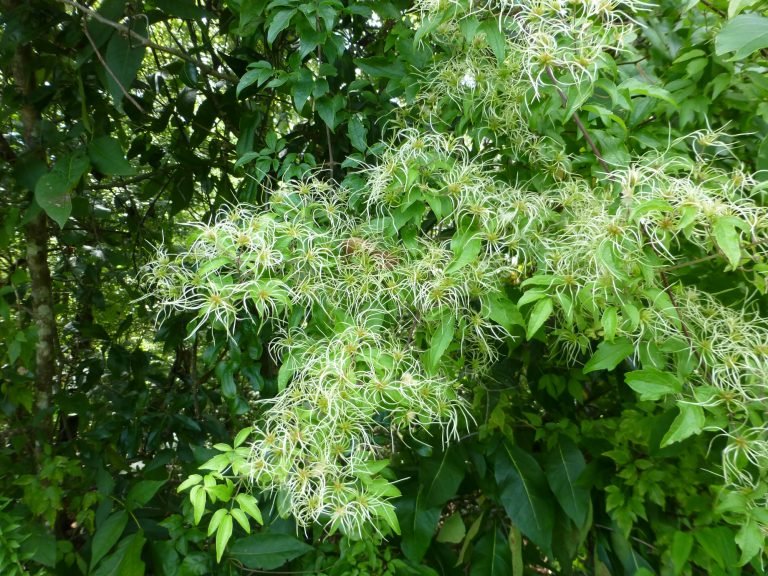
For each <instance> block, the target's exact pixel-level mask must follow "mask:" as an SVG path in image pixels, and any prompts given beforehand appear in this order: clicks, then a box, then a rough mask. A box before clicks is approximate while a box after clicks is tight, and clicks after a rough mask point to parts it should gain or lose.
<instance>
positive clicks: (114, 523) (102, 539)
mask: <svg viewBox="0 0 768 576" xmlns="http://www.w3.org/2000/svg"><path fill="white" fill-rule="evenodd" d="M127 524H128V512H126V511H125V510H120V511H119V512H115V513H114V514H112V515H110V516H109V517H108V518H107V519H106V520H104V523H103V524H102V525H101V526H99V527H98V529H97V530H96V533H95V534H94V535H93V544H92V546H91V570H93V568H94V566H96V564H98V563H99V560H101V559H102V558H104V556H106V555H107V552H109V550H110V549H111V548H112V546H114V545H115V544H116V543H117V541H118V540H120V536H121V535H122V534H123V530H125V527H126V525H127Z"/></svg>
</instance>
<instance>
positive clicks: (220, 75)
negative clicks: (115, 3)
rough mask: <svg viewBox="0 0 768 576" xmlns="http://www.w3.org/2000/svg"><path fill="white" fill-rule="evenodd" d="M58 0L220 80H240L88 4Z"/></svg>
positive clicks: (72, 0)
mask: <svg viewBox="0 0 768 576" xmlns="http://www.w3.org/2000/svg"><path fill="white" fill-rule="evenodd" d="M58 2H61V3H62V4H68V5H69V6H72V7H74V8H77V9H78V10H79V11H80V12H82V13H83V14H85V15H86V16H88V17H89V18H92V19H94V20H96V21H97V22H101V23H102V24H104V25H106V26H110V27H111V28H114V29H115V30H117V31H118V32H120V33H122V34H124V35H125V36H128V37H130V38H133V39H134V40H136V41H137V42H139V43H140V44H142V45H143V46H146V47H148V48H154V49H155V50H158V51H160V52H165V53H166V54H171V55H173V56H176V57H177V58H181V59H182V60H184V61H186V62H191V63H192V64H194V65H195V66H197V67H198V68H199V69H200V71H201V72H203V73H204V74H209V75H211V76H214V77H216V78H219V79H220V80H226V81H228V82H237V81H238V78H237V76H235V75H234V74H227V73H225V72H219V71H218V70H216V69H215V68H213V67H211V66H208V65H207V64H204V63H202V62H200V61H199V60H196V59H195V58H192V57H191V56H190V55H188V54H185V53H184V52H182V51H181V50H177V49H176V48H171V47H170V46H162V45H160V44H156V43H155V42H152V41H151V40H150V39H149V38H145V37H144V36H142V35H141V34H138V33H137V32H134V31H133V30H131V29H130V28H129V27H128V26H124V25H123V24H120V23H118V22H113V21H112V20H110V19H109V18H105V17H104V16H102V15H101V14H99V13H98V12H96V11H95V10H91V9H90V8H88V7H87V6H83V5H82V4H80V3H79V2H75V0H58ZM97 54H98V52H97Z"/></svg>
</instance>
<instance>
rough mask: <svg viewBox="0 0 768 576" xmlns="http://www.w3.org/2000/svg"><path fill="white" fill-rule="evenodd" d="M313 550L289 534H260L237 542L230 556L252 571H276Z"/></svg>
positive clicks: (231, 549) (230, 551)
mask: <svg viewBox="0 0 768 576" xmlns="http://www.w3.org/2000/svg"><path fill="white" fill-rule="evenodd" d="M311 549H312V547H311V546H310V545H309V544H307V543H306V542H302V541H301V540H298V539H297V538H295V537H293V536H291V535H289V534H279V533H271V532H258V533H256V534H251V535H250V536H246V537H245V538H240V539H239V540H236V541H235V542H234V543H233V544H232V547H231V548H230V550H229V556H230V557H231V558H233V559H235V560H237V561H238V562H242V564H243V565H244V566H245V567H246V568H250V569H252V570H274V569H275V568H280V566H282V565H283V564H285V563H286V562H288V561H289V560H293V559H294V558H298V557H299V556H301V555H303V554H306V553H307V552H309V551H310V550H311Z"/></svg>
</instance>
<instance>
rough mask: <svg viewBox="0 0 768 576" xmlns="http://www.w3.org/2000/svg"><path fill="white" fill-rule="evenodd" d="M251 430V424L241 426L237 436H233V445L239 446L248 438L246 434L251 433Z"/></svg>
mask: <svg viewBox="0 0 768 576" xmlns="http://www.w3.org/2000/svg"><path fill="white" fill-rule="evenodd" d="M251 432H253V426H248V428H243V429H242V430H240V432H238V433H237V436H235V441H234V442H233V445H234V447H235V448H239V447H240V446H241V445H242V444H243V442H245V441H246V440H247V439H248V436H250V435H251Z"/></svg>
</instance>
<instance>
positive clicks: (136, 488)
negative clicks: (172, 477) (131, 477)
mask: <svg viewBox="0 0 768 576" xmlns="http://www.w3.org/2000/svg"><path fill="white" fill-rule="evenodd" d="M165 482H166V481H165V480H140V481H139V482H137V483H136V484H134V485H133V486H131V489H130V490H128V496H127V497H126V499H125V500H126V505H127V506H128V507H129V508H130V509H135V508H140V507H142V506H144V505H145V504H146V503H147V502H149V501H150V500H152V498H153V497H154V496H155V494H157V491H158V490H160V488H162V487H163V486H164V485H165Z"/></svg>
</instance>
